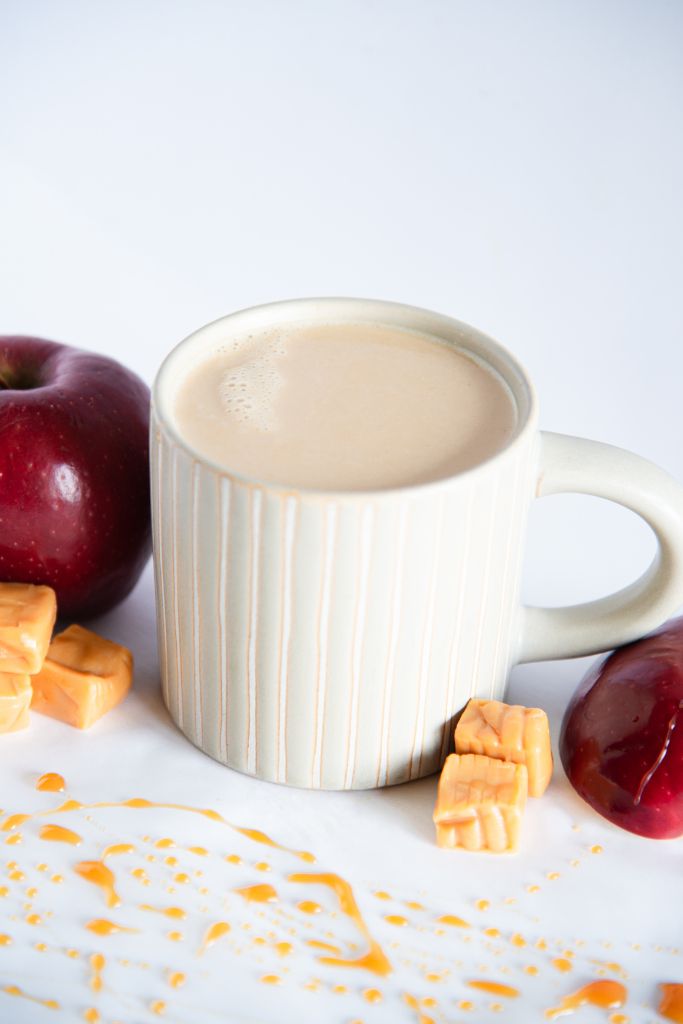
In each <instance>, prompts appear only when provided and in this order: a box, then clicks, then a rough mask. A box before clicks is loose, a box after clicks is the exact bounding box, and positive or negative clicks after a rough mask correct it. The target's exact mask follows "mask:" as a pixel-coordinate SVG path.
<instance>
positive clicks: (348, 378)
mask: <svg viewBox="0 0 683 1024" xmlns="http://www.w3.org/2000/svg"><path fill="white" fill-rule="evenodd" d="M174 412H175V420H176V424H177V428H178V430H179V432H180V433H181V434H182V436H183V437H185V438H186V440H187V441H188V442H189V444H190V445H191V446H192V447H193V448H195V449H196V450H197V451H198V452H200V453H201V454H202V455H205V456H208V457H209V458H210V459H212V460H214V461H215V462H217V463H219V464H220V465H222V466H225V467H226V469H228V470H231V471H233V472H235V473H238V474H240V475H243V476H246V477H249V478H250V479H253V480H259V481H266V482H269V483H277V484H283V485H286V486H291V487H302V488H313V489H318V490H335V491H358V490H375V489H383V488H390V487H402V486H406V485H410V484H417V483H422V482H425V481H429V480H438V479H441V478H443V477H447V476H450V475H452V474H453V473H458V472H462V471H463V470H465V469H468V468H470V467H472V466H475V465H476V464H477V463H480V462H482V461H484V460H485V459H487V458H489V457H490V456H491V455H493V454H494V453H495V452H497V451H499V450H500V449H501V448H502V447H504V446H505V444H506V443H507V441H508V440H509V439H510V438H511V436H512V434H513V432H514V429H515V426H516V419H517V414H516V408H515V404H514V401H513V399H512V396H511V394H510V392H509V391H508V389H507V386H506V385H505V384H504V383H503V381H502V380H501V379H500V378H499V377H498V376H496V375H495V373H494V372H493V371H492V370H489V369H487V368H486V367H485V366H483V365H482V364H480V363H478V362H476V361H475V360H474V359H473V358H470V357H469V356H466V355H464V354H462V353H461V352H459V351H456V350H454V349H452V348H450V347H448V346H447V345H446V344H444V343H440V342H438V341H436V340H434V339H431V338H429V337H428V336H426V335H421V334H416V333H413V332H409V331H401V330H399V329H397V328H392V327H385V326H381V325H374V324H341V323H337V324H329V325H322V326H320V325H318V326H303V327H287V328H285V329H283V330H279V331H272V330H271V331H269V332H267V333H266V332H264V333H261V334H255V335H250V336H247V337H244V338H240V339H238V340H236V341H230V342H229V343H226V344H225V345H223V346H221V347H220V348H217V349H216V350H215V351H214V352H213V353H212V354H211V355H209V356H207V357H206V358H205V359H204V360H203V361H202V362H200V363H199V364H198V365H197V366H196V367H195V368H194V369H193V370H192V371H191V372H190V373H189V374H188V376H187V377H186V379H185V380H184V381H183V383H182V385H181V386H180V387H179V390H178V393H177V396H176V400H175V409H174Z"/></svg>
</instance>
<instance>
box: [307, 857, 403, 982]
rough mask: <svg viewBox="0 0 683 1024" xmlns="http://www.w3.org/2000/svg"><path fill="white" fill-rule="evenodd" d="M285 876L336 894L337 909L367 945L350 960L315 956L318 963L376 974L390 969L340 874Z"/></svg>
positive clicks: (351, 891)
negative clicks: (362, 954)
mask: <svg viewBox="0 0 683 1024" xmlns="http://www.w3.org/2000/svg"><path fill="white" fill-rule="evenodd" d="M287 880H288V881H289V882H295V883H298V884H301V885H326V886H327V887H328V888H329V889H331V890H332V892H333V893H334V894H335V896H336V897H337V900H338V901H339V909H340V910H341V912H342V913H343V914H346V916H347V917H349V918H350V919H351V920H352V921H353V923H354V924H355V925H356V927H357V928H358V930H359V931H360V933H361V935H362V936H363V938H364V939H365V941H366V942H367V944H368V947H369V948H368V951H367V953H365V955H364V956H361V957H357V958H356V959H354V960H348V959H345V958H343V957H338V956H319V957H318V961H319V962H320V963H321V964H329V965H330V966H332V967H355V968H360V969H362V970H366V971H371V972H372V973H373V974H378V975H380V976H385V975H387V974H390V973H391V971H392V966H391V964H390V962H389V960H388V959H387V957H386V956H385V954H384V950H383V949H382V947H381V946H380V945H379V943H378V942H376V941H375V939H373V937H372V935H371V934H370V929H369V928H368V926H367V924H366V923H365V920H364V918H363V916H362V914H361V912H360V910H359V909H358V904H357V903H356V900H355V897H354V895H353V889H352V888H351V886H350V885H349V883H348V882H347V881H346V880H345V879H344V878H340V876H339V875H335V874H332V873H321V874H302V873H296V874H293V875H289V876H288V879H287Z"/></svg>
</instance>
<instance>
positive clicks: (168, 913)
mask: <svg viewBox="0 0 683 1024" xmlns="http://www.w3.org/2000/svg"><path fill="white" fill-rule="evenodd" d="M139 909H140V910H147V911H149V912H150V913H152V914H163V915H164V916H165V917H172V918H174V919H175V920H178V921H184V920H185V918H186V917H187V912H186V911H185V910H183V909H182V907H150V906H149V904H148V903H141V904H140V907H139Z"/></svg>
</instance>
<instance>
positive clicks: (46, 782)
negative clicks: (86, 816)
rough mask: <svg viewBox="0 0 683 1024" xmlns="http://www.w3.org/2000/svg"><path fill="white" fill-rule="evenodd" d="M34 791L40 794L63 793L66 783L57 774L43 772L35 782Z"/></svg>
mask: <svg viewBox="0 0 683 1024" xmlns="http://www.w3.org/2000/svg"><path fill="white" fill-rule="evenodd" d="M36 789H38V790H40V792H41V793H63V792H64V790H65V789H66V782H65V781H64V779H63V777H62V776H61V775H58V774H57V772H45V774H44V775H41V776H40V778H39V779H38V781H37V782H36Z"/></svg>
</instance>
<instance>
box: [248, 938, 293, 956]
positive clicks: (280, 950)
mask: <svg viewBox="0 0 683 1024" xmlns="http://www.w3.org/2000/svg"><path fill="white" fill-rule="evenodd" d="M254 941H256V940H254ZM273 949H274V950H275V952H276V953H277V955H278V956H289V954H290V953H292V952H293V951H294V946H293V945H292V944H291V942H276V943H275V945H274V946H273Z"/></svg>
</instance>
